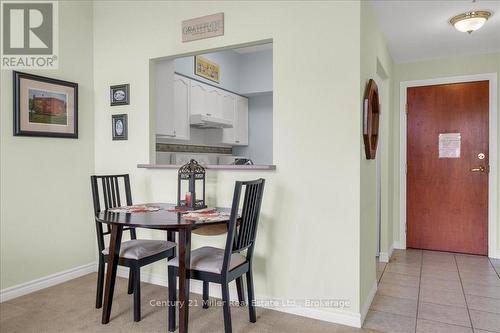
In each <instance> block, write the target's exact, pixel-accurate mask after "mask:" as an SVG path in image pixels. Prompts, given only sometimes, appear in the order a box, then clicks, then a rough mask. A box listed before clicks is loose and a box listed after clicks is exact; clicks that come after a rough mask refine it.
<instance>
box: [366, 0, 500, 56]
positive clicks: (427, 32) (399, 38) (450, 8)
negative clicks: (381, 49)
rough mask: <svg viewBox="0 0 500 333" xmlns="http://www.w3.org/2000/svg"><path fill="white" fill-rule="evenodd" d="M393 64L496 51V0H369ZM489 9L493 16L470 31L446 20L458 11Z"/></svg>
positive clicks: (499, 20)
mask: <svg viewBox="0 0 500 333" xmlns="http://www.w3.org/2000/svg"><path fill="white" fill-rule="evenodd" d="M372 1H373V7H374V10H375V12H376V14H377V16H378V19H379V22H380V25H381V26H382V31H383V33H384V37H385V40H386V42H387V44H388V47H389V51H390V52H391V55H392V57H393V59H394V61H395V62H396V63H402V62H411V61H419V60H427V59H435V58H445V57H450V56H456V55H470V54H481V53H490V52H499V50H500V0H483V1H481V0H477V1H475V2H474V1H472V0H460V1H459V0H448V1H442V0H435V1H430V0H413V1H406V0H404V1H403V0H372ZM471 10H489V11H491V12H493V15H492V16H491V17H490V19H489V20H488V21H487V22H486V24H485V25H484V26H483V27H482V28H481V29H479V30H477V31H475V32H473V33H472V34H470V35H469V34H468V33H464V32H459V31H457V30H455V28H454V27H453V26H452V25H451V24H450V23H449V21H450V19H451V18H452V17H453V16H455V15H457V14H460V13H463V12H467V11H471Z"/></svg>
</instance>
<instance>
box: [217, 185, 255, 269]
mask: <svg viewBox="0 0 500 333" xmlns="http://www.w3.org/2000/svg"><path fill="white" fill-rule="evenodd" d="M264 184H265V180H264V179H262V178H260V179H257V180H252V181H237V182H236V184H235V187H234V195H233V205H232V207H231V216H230V218H229V229H228V234H227V240H226V250H225V255H224V266H223V270H227V268H228V267H229V261H230V258H231V255H232V254H233V253H235V252H242V251H244V250H247V260H251V259H252V255H253V247H254V244H255V237H256V235H257V224H258V222H259V216H260V207H261V204H262V195H263V192H264ZM242 195H243V208H242V210H241V217H240V218H239V219H238V215H239V207H240V201H241V196H242ZM238 221H239V223H238Z"/></svg>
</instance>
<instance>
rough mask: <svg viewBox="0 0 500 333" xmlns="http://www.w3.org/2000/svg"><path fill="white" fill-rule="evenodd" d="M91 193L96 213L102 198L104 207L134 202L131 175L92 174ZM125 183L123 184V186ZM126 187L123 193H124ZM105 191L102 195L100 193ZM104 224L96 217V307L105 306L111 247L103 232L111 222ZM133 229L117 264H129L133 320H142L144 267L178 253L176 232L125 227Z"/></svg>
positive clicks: (122, 246)
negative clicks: (158, 236)
mask: <svg viewBox="0 0 500 333" xmlns="http://www.w3.org/2000/svg"><path fill="white" fill-rule="evenodd" d="M90 180H91V184H92V197H93V200H94V213H95V215H96V216H97V214H99V212H100V211H101V199H102V200H103V202H104V207H105V209H108V208H114V207H120V206H121V198H122V197H123V194H124V197H125V204H126V205H127V206H131V205H132V194H131V191H130V177H129V175H106V176H91V177H90ZM121 184H123V187H124V188H123V187H122V186H121ZM123 190H124V193H123ZM100 192H101V193H102V197H101V196H100ZM106 227H107V228H106V229H107V230H106V231H105V230H104V229H103V225H102V223H100V222H97V220H96V229H97V246H98V250H99V267H98V270H97V294H96V305H95V306H96V308H97V309H100V308H101V307H102V296H103V288H104V264H105V263H106V262H107V260H108V253H109V248H108V247H105V245H104V236H106V235H109V234H110V233H111V231H110V227H109V225H106ZM123 230H129V231H130V240H128V241H124V242H122V243H121V247H120V259H119V261H118V264H119V265H121V266H126V267H129V269H130V272H129V280H128V293H129V294H132V293H133V294H134V321H140V320H141V289H140V283H141V275H140V274H141V267H142V266H145V265H149V264H151V263H153V262H156V261H159V260H162V259H166V258H173V257H174V256H175V243H174V242H172V241H171V240H173V239H174V238H173V234H172V233H169V234H168V235H167V237H168V241H163V240H151V239H137V235H136V232H135V228H123Z"/></svg>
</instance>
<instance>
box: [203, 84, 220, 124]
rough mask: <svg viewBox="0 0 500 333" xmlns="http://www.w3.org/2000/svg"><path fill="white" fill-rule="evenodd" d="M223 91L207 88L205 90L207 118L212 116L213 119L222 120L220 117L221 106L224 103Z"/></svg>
mask: <svg viewBox="0 0 500 333" xmlns="http://www.w3.org/2000/svg"><path fill="white" fill-rule="evenodd" d="M223 92H224V91H223V90H221V89H218V88H215V87H212V86H208V89H207V105H206V107H207V111H206V112H207V113H206V115H207V116H212V117H215V118H223V116H222V104H223V101H224V95H223Z"/></svg>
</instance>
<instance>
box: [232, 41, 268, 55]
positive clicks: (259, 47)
mask: <svg viewBox="0 0 500 333" xmlns="http://www.w3.org/2000/svg"><path fill="white" fill-rule="evenodd" d="M272 49H273V43H266V44H258V45H253V46H247V47H241V48H239V49H233V51H234V52H237V53H239V54H247V53H256V52H263V51H269V50H272Z"/></svg>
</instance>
